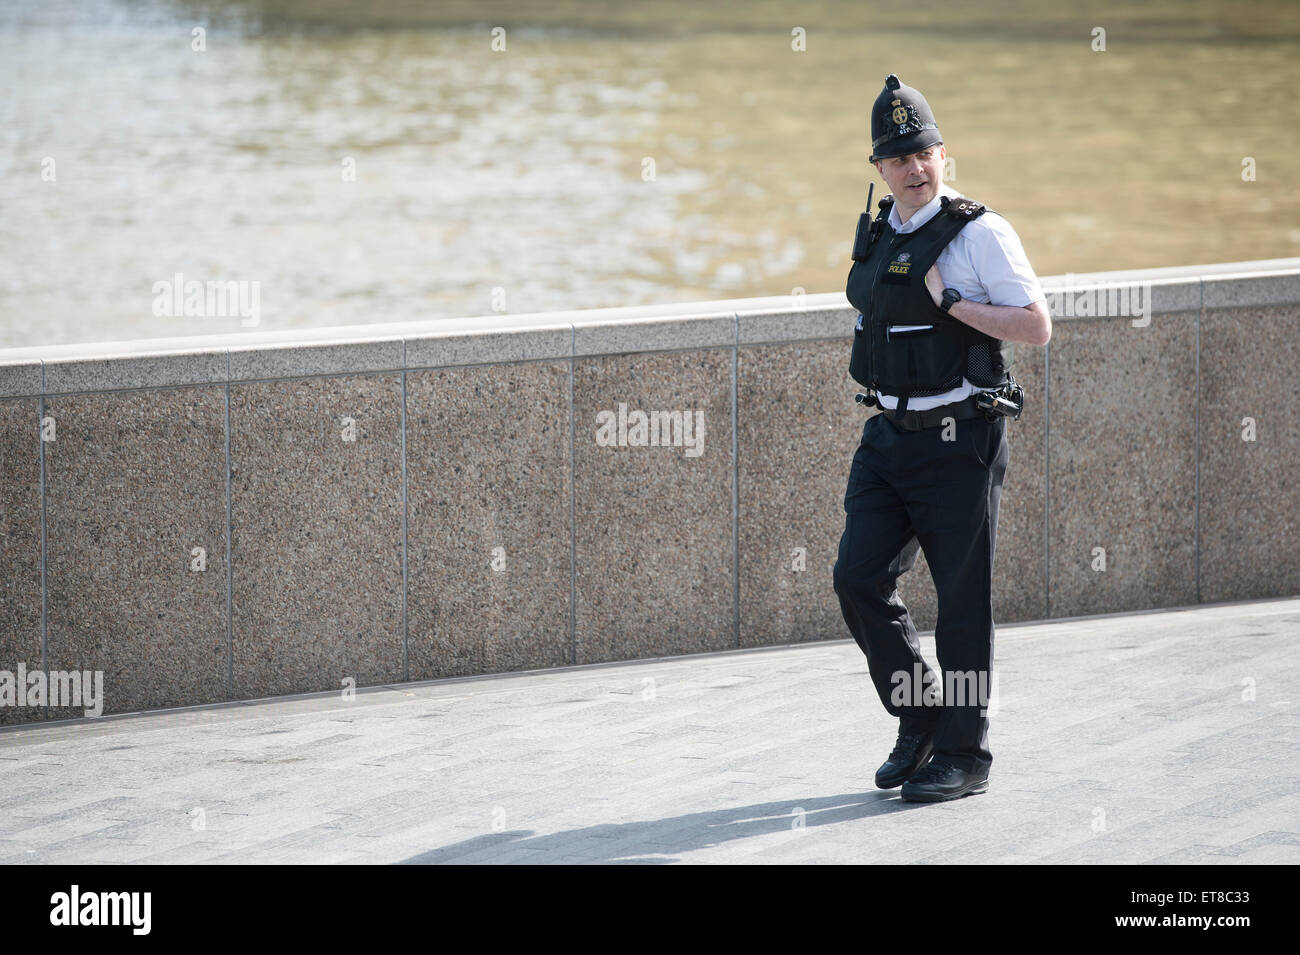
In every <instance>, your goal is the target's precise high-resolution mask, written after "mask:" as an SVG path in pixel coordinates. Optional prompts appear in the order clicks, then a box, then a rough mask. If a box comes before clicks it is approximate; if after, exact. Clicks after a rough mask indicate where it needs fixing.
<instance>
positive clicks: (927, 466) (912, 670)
mask: <svg viewBox="0 0 1300 955" xmlns="http://www.w3.org/2000/svg"><path fill="white" fill-rule="evenodd" d="M1006 425H1007V422H1006V419H1005V418H998V419H997V420H996V421H992V422H991V421H989V420H988V419H987V418H985V417H984V416H983V415H979V416H976V417H974V418H967V419H964V420H961V421H957V422H955V424H953V425H950V426H949V428H948V429H947V436H949V437H951V438H953V439H954V440H948V441H945V440H944V437H945V429H944V428H943V427H938V428H926V429H924V430H921V431H907V430H905V429H903V428H901V427H899V426H898V425H896V424H894V423H893V422H892V421H890V420H889V419H888V418H887V417H885V416H884V415H883V414H877V415H875V416H874V417H872V418H869V419H868V420H867V423H866V425H865V426H864V427H863V429H862V443H861V444H860V445H859V446H858V450H857V453H856V454H855V455H854V456H853V467H852V469H851V470H850V471H849V483H848V489H847V490H846V492H845V494H844V512H845V524H844V536H843V537H841V538H840V550H839V558H838V560H837V561H836V563H835V593H836V594H837V595H838V596H839V600H840V609H841V610H842V611H843V613H844V621H845V623H847V624H848V627H849V630H850V632H851V633H852V634H853V639H854V640H856V641H857V644H858V646H859V647H861V648H862V652H863V653H864V654H866V657H867V666H868V669H869V670H870V671H871V681H872V683H874V684H875V687H876V692H877V693H878V694H879V696H880V701H881V703H883V704H884V706H885V709H886V710H888V711H889V713H890V714H891V715H893V716H897V717H898V718H899V730H900V732H919V731H922V730H927V729H931V728H933V729H934V730H935V732H936V736H935V744H934V753H935V755H936V756H940V755H941V756H943V757H944V758H946V759H948V760H949V761H950V762H952V763H954V764H955V765H957V766H960V767H962V768H963V769H965V770H967V771H968V772H969V771H979V770H984V769H987V768H988V767H989V766H990V764H991V763H992V762H993V754H992V753H991V752H990V751H989V744H988V723H989V721H988V716H987V709H986V708H987V706H988V698H987V694H988V693H989V692H991V690H992V683H991V680H992V673H993V602H992V595H991V591H992V577H993V551H994V542H995V539H996V537H997V527H998V504H999V501H1000V499H1001V497H1002V478H1003V475H1004V474H1005V473H1006V468H1007V461H1008V457H1009V452H1008V448H1007V437H1006ZM918 547H919V548H920V549H921V550H923V551H924V552H925V558H926V561H927V562H928V563H929V565H930V572H931V575H932V576H933V578H934V585H935V589H936V591H937V592H938V596H939V616H938V620H937V622H936V624H935V634H934V637H935V646H936V649H937V651H938V654H939V667H940V669H941V670H942V671H943V674H944V676H945V678H946V679H944V680H940V679H939V678H938V676H937V675H936V674H935V673H934V671H933V670H932V669H931V668H930V667H929V665H928V664H927V663H926V662H925V660H923V659H922V658H921V647H920V643H919V641H918V640H917V634H916V627H915V626H914V625H913V623H912V618H911V616H910V615H909V614H908V611H907V607H906V606H904V604H903V601H902V600H901V599H900V598H899V596H898V589H897V586H896V585H897V581H898V578H899V576H900V575H901V574H904V573H906V572H907V571H909V570H911V569H912V567H913V566H914V565H915V564H916V555H917V548H918ZM918 678H919V679H918ZM918 683H919V684H920V685H918ZM931 684H933V686H932V687H931V688H930V690H929V691H928V702H927V690H926V689H925V688H926V687H927V686H930V685H931ZM954 690H955V691H956V692H953V691H954ZM939 698H942V705H933V704H934V703H935V702H937V700H938V699H939Z"/></svg>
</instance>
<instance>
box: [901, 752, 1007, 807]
mask: <svg viewBox="0 0 1300 955" xmlns="http://www.w3.org/2000/svg"><path fill="white" fill-rule="evenodd" d="M988 789H989V771H988V770H987V769H985V770H983V771H981V772H978V773H968V772H967V771H966V770H964V769H960V768H958V767H956V766H954V765H953V764H952V763H950V762H948V761H947V760H946V759H944V758H943V757H942V756H936V757H934V759H932V760H930V762H928V763H926V764H925V766H923V767H922V768H921V769H920V771H919V772H917V774H916V775H915V776H913V777H912V778H911V779H909V780H908V781H907V782H905V783H903V798H904V799H905V800H907V801H908V802H946V801H947V800H949V799H960V798H961V797H962V796H975V795H978V794H979V793H983V792H988Z"/></svg>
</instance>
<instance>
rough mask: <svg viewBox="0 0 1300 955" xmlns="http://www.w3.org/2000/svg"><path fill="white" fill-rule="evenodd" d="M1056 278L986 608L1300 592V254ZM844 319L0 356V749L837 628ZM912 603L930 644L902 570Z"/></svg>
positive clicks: (473, 330) (599, 319) (766, 313)
mask: <svg viewBox="0 0 1300 955" xmlns="http://www.w3.org/2000/svg"><path fill="white" fill-rule="evenodd" d="M1044 284H1045V287H1046V288H1047V289H1048V291H1049V293H1050V294H1049V300H1050V303H1051V304H1052V306H1053V311H1054V313H1055V323H1054V334H1053V337H1052V341H1051V343H1050V345H1049V346H1048V347H1047V348H1034V347H1031V346H1027V345H1018V346H1016V347H1015V351H1014V359H1013V371H1014V373H1015V374H1016V376H1017V378H1018V379H1019V380H1020V382H1021V383H1022V384H1023V385H1024V387H1025V391H1026V395H1027V407H1026V410H1025V413H1024V415H1023V416H1022V418H1021V419H1020V420H1019V421H1018V422H1015V423H1013V424H1011V425H1010V428H1009V431H1008V434H1009V440H1010V446H1011V459H1010V465H1009V468H1008V472H1007V477H1006V482H1005V486H1004V495H1003V499H1002V511H1001V518H1000V523H999V536H998V548H997V563H996V567H995V589H994V600H995V614H996V617H997V619H999V620H1000V621H1003V622H1010V621H1022V620H1034V619H1044V618H1050V617H1061V616H1074V615H1079V614H1095V613H1107V612H1115V611H1130V610H1139V609H1146V608H1157V607H1168V606H1181V605H1188V604H1194V603H1198V602H1205V601H1223V600H1237V599H1244V598H1263V597H1276V596H1282V595H1290V594H1296V593H1300V536H1298V535H1297V533H1296V532H1297V526H1296V525H1297V523H1298V522H1300V518H1298V517H1297V515H1300V481H1298V480H1297V477H1296V473H1295V464H1296V462H1298V461H1300V389H1297V387H1296V385H1295V384H1294V370H1295V369H1296V368H1297V367H1300V260H1275V261H1272V262H1265V263H1238V264H1234V265H1226V266H1214V267H1205V268H1202V269H1190V268H1189V269H1166V270H1153V271H1151V272H1144V273H1109V274H1106V275H1097V276H1078V277H1064V278H1057V279H1049V280H1046V281H1045V283H1044ZM854 318H855V313H854V312H853V310H852V309H851V308H850V307H849V306H848V305H847V304H846V303H845V302H844V300H843V297H842V296H840V295H813V296H799V297H797V298H793V299H749V300H742V301H732V302H713V303H703V304H696V305H690V304H687V305H675V306H667V307H659V308H650V307H646V308H631V309H605V310H596V311H585V312H572V313H556V314H549V315H536V316H498V317H495V318H491V319H473V320H470V319H466V320H456V321H442V322H432V323H418V324H412V325H403V326H384V327H375V328H360V329H346V330H340V329H333V330H330V329H322V330H316V331H312V332H306V333H298V334H296V335H292V334H284V335H278V336H276V335H260V336H259V335H252V334H240V335H231V336H225V337H207V338H190V339H178V340H172V341H167V342H145V343H134V344H133V345H132V344H128V345H86V346H60V347H54V348H47V349H17V350H10V351H8V352H0V544H2V547H0V704H3V705H0V724H6V723H8V724H12V723H21V722H25V721H32V720H43V719H55V718H64V717H70V716H81V715H82V714H83V713H85V711H86V710H87V709H91V708H97V709H98V710H99V711H100V712H102V713H122V712H129V711H135V710H146V709H154V708H160V707H174V706H183V705H193V704H210V703H214V702H219V701H226V700H244V699H253V698H258V697H265V696H272V695H282V694H289V693H300V692H312V691H336V692H344V691H347V690H349V689H350V688H352V687H364V686H370V685H377V684H386V683H395V682H402V681H410V680H421V679H432V678H440V677H450V676H466V675H473V674H483V673H491V672H499V671H507V670H520V669H532V668H547V667H557V666H564V665H571V664H584V663H593V662H600V661H610V660H620V659H629V658H643V657H652V656H661V655H669V654H680V653H694V652H703V651H710V650H723V649H729V648H736V647H758V646H767V645H774V644H785V643H792V642H799V641H811V640H828V639H842V638H845V637H847V635H848V631H847V629H846V628H845V626H844V623H843V620H842V619H841V617H840V612H839V607H838V604H837V602H836V598H835V594H834V591H833V589H832V584H831V571H832V568H833V566H834V563H835V558H836V551H837V546H838V542H839V536H840V532H841V530H842V527H843V495H844V489H845V482H846V480H847V476H848V468H849V464H850V462H851V460H852V456H853V453H854V450H855V448H856V446H857V443H858V440H859V437H860V433H861V429H862V426H863V424H864V421H865V417H866V413H865V412H864V410H863V408H862V407H860V406H859V405H857V404H856V403H855V402H854V401H853V395H854V393H855V392H856V391H858V390H859V388H858V387H857V385H856V384H855V383H854V382H853V381H852V380H851V379H850V378H849V377H848V374H847V365H848V347H849V343H850V340H851V335H852V327H853V322H854ZM900 590H901V591H902V594H903V597H904V599H905V600H906V601H907V602H908V604H909V606H910V607H911V608H912V610H913V616H914V618H915V619H916V621H917V624H918V625H919V626H921V627H923V628H931V627H933V625H934V617H935V595H934V590H933V586H932V584H931V582H930V579H929V575H928V570H927V568H926V566H925V561H924V558H923V557H922V559H921V560H920V561H919V562H918V566H917V568H916V570H915V571H914V572H913V573H911V574H909V575H907V576H905V577H904V578H903V579H902V581H901V582H900ZM20 670H21V672H20ZM74 671H75V672H76V673H77V674H78V675H86V676H87V677H88V678H87V681H86V686H85V687H82V688H81V690H82V696H81V697H79V698H75V699H72V700H69V698H68V697H69V691H70V690H72V689H73V686H72V682H71V681H72V676H71V674H72V673H73V672H74ZM96 673H99V674H100V675H101V678H102V681H103V682H102V690H101V691H100V693H99V698H98V700H97V701H96V699H95V698H94V696H95V695H94V692H93V690H92V689H91V687H92V685H93V684H94V680H95V676H94V674H96ZM6 674H8V677H6ZM46 674H48V676H49V678H50V679H48V680H47V677H46ZM20 675H22V676H24V679H22V680H20V679H19V677H20ZM6 679H7V683H6ZM43 682H45V683H47V684H48V686H47V692H46V695H45V698H44V700H43V701H41V700H37V699H36V697H35V696H34V693H35V690H36V689H37V688H38V687H39V685H40V684H41V683H43ZM60 684H61V685H60ZM56 687H57V688H58V690H59V698H58V699H54V698H53V696H54V690H55V688H56ZM6 694H7V696H6ZM22 702H25V703H27V704H29V705H15V704H17V703H22ZM33 703H35V705H31V704H33ZM69 703H72V704H75V705H65V704H69ZM56 704H57V705H56Z"/></svg>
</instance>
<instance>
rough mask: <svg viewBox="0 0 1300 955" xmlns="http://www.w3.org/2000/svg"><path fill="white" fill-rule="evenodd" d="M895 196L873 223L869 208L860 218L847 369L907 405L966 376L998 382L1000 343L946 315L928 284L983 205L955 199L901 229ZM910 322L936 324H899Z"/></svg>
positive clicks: (986, 384) (981, 383) (991, 384)
mask: <svg viewBox="0 0 1300 955" xmlns="http://www.w3.org/2000/svg"><path fill="white" fill-rule="evenodd" d="M945 198H946V197H945ZM941 201H942V200H941ZM893 202H894V199H893V196H886V197H885V198H884V199H882V200H880V212H879V214H878V215H877V216H876V218H875V220H874V221H873V220H872V219H871V214H870V212H864V213H862V215H861V216H859V218H858V233H857V236H856V238H855V240H854V243H853V268H852V269H850V270H849V279H848V288H847V290H846V295H847V298H848V300H849V302H850V304H852V305H853V307H854V308H856V309H857V310H858V312H859V314H858V319H857V325H856V327H855V328H854V332H853V354H852V356H851V357H850V359H849V374H850V375H852V376H853V378H854V380H855V381H857V382H858V383H859V384H862V385H865V386H866V387H868V388H870V389H872V390H874V391H878V392H883V393H884V394H887V395H897V396H898V398H899V402H898V407H899V409H900V410H903V411H906V410H907V399H908V398H911V397H922V396H931V395H939V394H943V393H944V392H946V391H951V390H952V389H953V388H957V387H959V386H960V385H961V379H962V376H963V375H964V376H965V377H966V378H967V379H969V381H970V382H971V384H973V385H976V386H977V387H980V388H996V387H997V386H998V385H1000V384H1002V383H1003V382H1004V381H1005V380H1006V371H1007V365H1008V364H1009V362H1008V360H1007V356H1006V355H1004V353H1003V343H1002V341H1001V340H999V339H997V338H993V337H991V336H989V335H985V334H984V333H983V332H981V331H979V330H978V329H975V328H972V327H971V326H969V325H967V324H966V323H965V322H961V321H958V320H957V319H955V318H953V317H952V316H950V315H948V314H947V313H946V312H944V311H943V310H942V309H940V308H939V306H937V305H935V304H934V300H933V299H932V298H930V293H929V292H928V291H927V290H926V288H925V273H926V272H928V271H929V270H930V267H931V266H932V265H934V263H935V260H936V259H938V258H939V253H940V252H942V251H943V250H944V248H945V247H946V246H947V245H948V243H949V242H951V241H952V240H953V239H954V238H956V236H957V233H958V232H960V231H961V230H962V229H963V228H964V227H965V226H966V224H967V223H969V222H972V221H974V220H975V219H977V218H978V217H979V216H981V215H983V214H984V211H985V208H984V206H983V205H981V204H980V203H978V202H975V201H974V200H971V199H965V198H961V197H954V198H952V199H951V201H948V202H944V203H943V206H942V208H940V209H939V211H938V212H936V213H935V214H934V215H933V216H932V217H931V218H930V221H929V222H927V223H926V224H925V225H923V226H921V227H920V228H919V229H917V230H915V231H913V232H905V233H901V234H900V233H896V232H895V231H894V230H893V229H892V228H891V227H890V225H889V209H890V207H891V206H892V205H893ZM906 325H930V326H933V327H932V328H930V329H928V330H916V331H898V330H896V329H897V328H898V327H899V326H906Z"/></svg>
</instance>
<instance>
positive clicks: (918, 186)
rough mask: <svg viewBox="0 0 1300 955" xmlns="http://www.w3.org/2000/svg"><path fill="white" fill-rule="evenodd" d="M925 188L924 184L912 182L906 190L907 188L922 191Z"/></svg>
mask: <svg viewBox="0 0 1300 955" xmlns="http://www.w3.org/2000/svg"><path fill="white" fill-rule="evenodd" d="M925 186H926V183H924V182H914V183H911V184H910V185H909V186H908V187H907V188H908V189H924V188H925Z"/></svg>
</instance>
